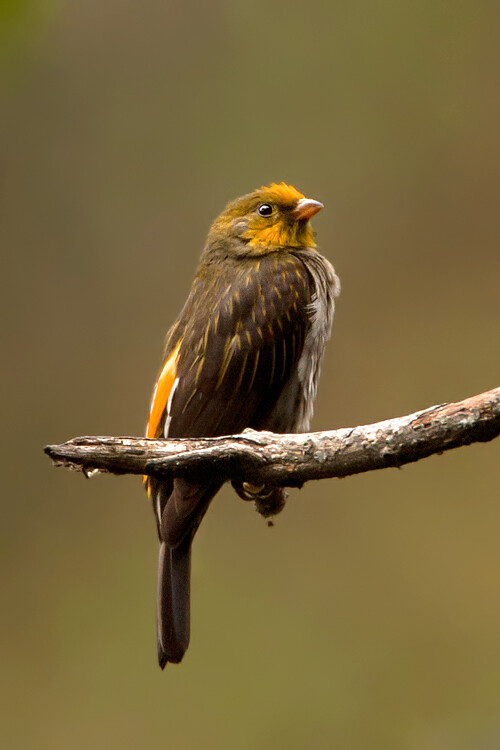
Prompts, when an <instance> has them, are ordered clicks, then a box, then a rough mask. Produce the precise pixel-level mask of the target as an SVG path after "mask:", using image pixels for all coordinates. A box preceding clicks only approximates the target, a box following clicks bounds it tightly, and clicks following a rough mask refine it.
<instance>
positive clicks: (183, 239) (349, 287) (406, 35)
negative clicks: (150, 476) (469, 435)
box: [0, 0, 500, 750]
mask: <svg viewBox="0 0 500 750" xmlns="http://www.w3.org/2000/svg"><path fill="white" fill-rule="evenodd" d="M499 22H500V5H499V4H498V2H489V1H487V0H464V1H463V2H460V1H459V2H457V0H444V1H442V2H436V0H422V1H419V2H415V1H413V2H409V1H406V0H403V1H402V0H372V1H370V0H349V2H347V1H344V2H324V1H323V2H321V1H320V0H310V1H309V2H307V3H304V2H286V3H285V2H262V0H255V2H252V3H247V2H245V3H243V2H240V1H238V2H230V0H226V1H225V2H224V1H223V0H214V1H213V2H211V3H193V2H180V0H175V1H171V2H170V1H169V2H159V1H156V2H155V1H154V0H142V2H140V3H139V2H136V0H106V2H97V0H85V2H76V0H72V1H71V2H63V1H62V0H59V2H55V1H53V2H50V3H44V2H40V1H39V2H35V1H34V0H32V2H24V3H17V2H13V1H12V0H11V2H10V3H5V2H4V3H3V4H2V10H1V13H0V24H1V39H0V47H1V53H0V63H1V66H2V72H1V76H0V85H1V95H0V107H1V112H0V214H1V215H0V242H1V249H2V275H1V278H2V287H3V291H2V295H1V305H2V328H3V329H4V335H3V337H2V340H3V344H2V349H3V351H2V384H1V385H2V401H3V402H4V408H3V414H4V416H3V423H2V427H3V429H2V440H3V443H4V445H3V448H2V456H3V460H4V468H3V472H2V474H3V492H2V523H1V527H0V534H1V556H2V564H1V572H0V575H1V578H2V616H1V629H2V638H1V653H0V664H1V675H2V679H1V685H2V692H3V695H2V696H1V697H0V701H1V705H2V713H3V714H4V715H3V718H2V722H1V725H2V727H1V729H0V743H1V745H2V747H5V748H9V750H10V749H12V748H14V749H16V748H23V749H24V748H47V749H49V748H50V750H58V749H59V748H61V749H62V748H64V749H66V748H72V749H73V748H74V749H77V750H78V749H79V748H90V747H92V748H110V747H112V748H115V747H116V748H123V749H128V748H139V747H140V748H142V747H147V748H149V747H155V748H157V747H166V748H175V749H177V748H179V749H180V750H184V749H187V750H191V749H192V748H209V749H212V748H214V750H215V749H221V748H222V749H225V748H241V749H242V750H246V749H247V748H265V749H267V748H276V749H280V748H291V749H292V750H293V749H295V748H339V749H340V750H371V749H372V748H375V749H377V750H378V749H379V748H380V750H393V749H394V750H477V748H480V749H481V750H497V749H498V747H499V746H500V697H499V696H500V544H499V531H500V502H499V500H500V492H499V457H500V453H499V450H500V447H499V444H498V442H497V443H495V442H493V443H491V444H486V445H476V446H473V447H470V448H463V449H460V450H457V451H454V452H452V453H449V454H446V455H443V456H441V457H433V458H430V459H428V460H426V461H423V462H421V463H418V464H416V465H413V466H408V467H406V468H404V469H403V470H401V471H396V470H386V471H382V472H378V473H373V474H366V475H364V476H359V477H354V478H350V479H345V480H342V481H338V480H330V481H322V482H320V483H311V484H309V485H306V487H305V488H304V489H303V490H302V491H301V492H297V491H294V492H293V493H292V497H291V499H290V501H289V504H288V506H287V509H286V511H285V512H284V513H283V514H282V515H281V516H280V517H279V518H278V519H277V520H276V525H275V527H274V528H273V529H268V528H267V527H266V525H265V523H264V522H263V521H262V519H260V518H259V517H258V516H257V514H256V513H254V512H253V511H252V509H251V507H250V506H249V505H248V504H245V503H242V502H241V501H240V500H238V499H237V498H236V496H235V495H234V494H233V493H232V492H230V491H229V490H228V489H225V490H224V491H223V492H221V493H220V495H219V496H218V497H217V499H216V500H215V501H214V503H213V505H212V507H211V509H210V512H209V513H208V515H207V517H206V519H205V521H204V522H203V525H202V527H201V529H200V532H199V534H198V536H197V539H196V542H195V547H194V563H193V568H194V569H193V611H192V640H191V646H190V648H189V651H188V653H187V655H186V657H185V660H184V662H183V663H182V665H180V666H178V667H175V666H173V667H168V668H167V670H166V671H165V672H164V673H161V672H160V670H159V669H158V667H157V666H156V653H155V633H154V630H155V616H154V607H155V587H156V582H155V578H156V554H157V549H156V546H157V543H156V532H155V528H154V522H153V516H152V512H151V509H150V507H149V505H148V502H147V499H146V496H145V494H144V492H143V490H142V487H141V483H140V480H139V479H137V478H133V477H122V478H117V477H108V476H101V477H97V478H95V479H92V480H91V481H86V480H85V479H84V478H83V477H82V476H81V475H73V474H70V473H68V472H64V471H62V470H60V469H59V470H55V469H53V468H52V467H51V465H50V463H49V461H48V459H47V458H46V457H45V456H44V455H43V453H42V447H43V445H44V444H47V443H55V442H61V441H63V440H65V439H67V438H70V437H73V436H76V435H82V434H90V435H92V434H97V435H99V434H105V435H113V434H114V435H123V434H126V435H137V434H141V433H142V432H143V429H144V425H145V420H146V414H147V410H148V404H149V398H150V394H151V390H152V386H153V382H154V378H155V375H156V372H157V368H158V366H159V364H160V358H161V350H162V341H163V336H164V334H165V332H166V330H167V328H168V326H169V325H170V323H171V322H172V321H173V319H174V317H175V315H176V314H177V312H178V311H179V309H180V307H181V305H182V303H183V300H184V298H185V296H186V294H187V291H188V289H189V285H190V281H191V278H192V275H193V272H194V268H195V265H196V263H197V258H198V255H199V252H200V250H201V247H202V244H203V241H204V237H205V234H206V231H207V228H208V226H209V224H210V222H211V221H212V219H213V218H214V216H215V215H217V213H218V212H219V211H220V210H221V209H222V208H223V206H224V205H225V203H226V202H227V201H228V200H230V199H232V198H235V197H236V196H238V195H240V194H242V193H245V192H248V191H250V190H252V189H254V188H256V187H258V186H259V185H262V184H265V183H267V182H270V181H272V180H277V181H280V180H286V181H289V182H291V183H293V184H295V185H296V186H297V187H298V188H299V189H300V190H301V191H302V192H304V193H305V194H306V195H307V196H309V197H312V198H316V199H319V200H321V201H323V202H324V203H325V206H326V208H325V210H324V211H323V212H322V213H321V214H320V215H319V216H318V217H317V218H316V219H315V220H314V223H315V228H316V230H317V233H318V243H319V246H320V248H321V249H322V251H323V252H324V253H325V254H326V255H327V256H328V257H329V258H330V259H331V260H332V262H333V263H334V264H335V267H336V269H337V271H338V273H339V275H340V277H341V280H342V285H343V292H342V295H341V297H340V298H339V301H338V308H337V316H336V319H335V324H334V335H333V339H332V341H331V343H330V345H329V347H328V351H327V355H326V359H325V362H324V367H323V374H322V380H321V384H320V391H319V396H318V399H317V404H316V416H315V419H314V423H313V427H314V428H315V429H326V428H332V427H340V426H349V425H355V424H360V423H367V422H371V421H375V420H379V419H385V418H388V417H391V416H399V415H401V414H405V413H409V412H412V411H415V410H417V409H420V408H423V407H425V406H428V405H431V404H435V403H440V402H443V401H452V400H458V399H461V398H465V397H467V396H469V395H472V394H474V393H477V392H480V391H483V390H487V389H489V388H493V387H495V386H498V385H499V373H500V347H499V341H500V310H499V281H500V253H499V240H498V237H499V229H500V227H499V224H500V220H499V215H500V212H499V196H500V177H499V174H500V139H499V131H500V94H499V90H500V86H499V84H500V47H499V44H498V39H499V28H500V27H499Z"/></svg>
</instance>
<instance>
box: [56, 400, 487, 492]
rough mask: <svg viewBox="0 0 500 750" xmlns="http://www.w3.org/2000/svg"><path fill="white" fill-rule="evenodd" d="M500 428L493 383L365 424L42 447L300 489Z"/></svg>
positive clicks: (144, 469)
mask: <svg viewBox="0 0 500 750" xmlns="http://www.w3.org/2000/svg"><path fill="white" fill-rule="evenodd" d="M499 434H500V388H495V389H494V390H492V391H487V392H486V393H481V394H478V395H476V396H472V397H471V398H468V399H465V400H464V401H459V402H457V403H453V404H439V405H437V406H431V407H429V408H428V409H424V410H423V411H419V412H416V413H414V414H409V415H407V416H405V417H397V418H395V419H387V420H385V421H383V422H377V423H375V424H370V425H362V426H359V427H350V428H342V429H338V430H328V431H325V432H310V433H303V434H298V435H294V434H293V435H278V434H275V433H272V432H256V431H254V430H245V431H244V432H243V433H242V434H241V435H230V436H225V437H216V438H198V439H183V440H150V439H146V438H137V437H78V438H74V439H73V440H69V441H68V442H66V443H62V444H61V445H48V446H47V447H46V448H45V452H46V453H47V454H48V455H49V456H50V458H51V459H52V461H53V462H54V464H55V465H56V466H65V467H66V468H69V469H76V470H79V471H83V472H84V473H85V475H86V476H89V475H90V474H91V473H92V472H93V471H95V470H98V471H105V472H111V473H113V474H149V475H154V476H189V477H192V478H194V477H196V476H199V475H203V474H204V473H206V472H207V471H209V472H211V474H212V476H214V475H215V476H217V477H218V478H220V479H221V481H226V480H229V479H239V480H245V481H247V482H251V483H252V484H257V485H258V484H274V485H281V486H284V487H301V486H302V485H303V484H304V482H307V481H309V480H311V479H326V478H329V477H345V476H349V475H351V474H360V473H362V472H365V471H373V470H374V469H384V468H387V467H390V466H392V467H400V466H403V465H404V464H408V463H412V462H414V461H419V460H420V459H422V458H426V457H427V456H431V455H433V454H436V453H438V454H439V453H443V452H444V451H446V450H450V449H451V448H458V447H459V446H462V445H469V444H470V443H475V442H486V441H489V440H493V438H495V437H497V436H498V435H499Z"/></svg>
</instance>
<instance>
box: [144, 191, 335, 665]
mask: <svg viewBox="0 0 500 750" xmlns="http://www.w3.org/2000/svg"><path fill="white" fill-rule="evenodd" d="M323 207H324V206H323V204H322V203H320V202H319V201H317V200H313V199H310V198H306V197H305V196H304V195H303V194H302V193H300V192H299V191H298V190H297V189H296V188H295V187H294V186H292V185H290V184H287V183H285V182H281V183H271V184H270V185H267V186H264V187H261V188H259V189H257V190H255V191H253V192H251V193H248V194H246V195H244V196H242V197H240V198H238V199H236V200H234V201H232V202H230V203H228V204H227V206H226V207H225V209H224V211H223V212H222V213H221V214H220V215H219V216H218V218H216V219H215V221H214V223H213V224H212V226H211V229H210V231H209V233H208V236H207V240H206V243H205V246H204V249H203V251H202V253H201V257H200V262H199V265H198V268H197V271H196V274H195V277H194V281H193V284H192V287H191V290H190V292H189V295H188V297H187V300H186V302H185V304H184V307H183V308H182V310H181V312H180V314H179V316H178V317H177V319H176V321H175V322H174V324H173V325H172V327H171V328H170V330H169V331H168V333H167V337H166V343H165V351H164V357H163V364H162V366H161V369H160V372H159V375H158V377H157V380H156V384H155V387H154V391H153V396H152V400H151V407H150V412H149V418H148V423H147V428H146V437H148V438H156V439H158V438H195V437H213V436H220V435H231V434H236V433H239V432H242V431H243V430H244V429H246V428H252V429H254V430H269V431H272V432H277V433H287V432H306V431H307V430H308V428H309V424H310V420H311V417H312V412H313V402H314V398H315V395H316V389H317V384H318V378H319V372H320V363H321V359H322V356H323V353H324V349H325V344H326V342H327V340H328V338H329V337H330V332H331V326H332V321H333V314H334V307H335V298H336V297H337V295H338V293H339V291H340V282H339V279H338V277H337V275H336V273H335V270H334V268H333V266H332V265H331V263H330V262H329V261H328V260H327V259H326V258H324V257H323V256H322V255H321V254H320V253H319V252H318V250H317V248H316V243H315V235H314V232H313V229H312V226H311V223H310V220H311V219H312V217H313V216H315V215H316V214H317V213H318V211H320V210H321V209H322V208H323ZM144 482H145V485H146V489H147V493H148V495H149V497H150V499H151V501H152V505H153V510H154V513H155V517H156V525H157V531H158V537H159V543H160V547H159V559H158V589H157V647H158V662H159V665H160V667H161V668H162V669H164V667H165V666H166V664H167V663H169V662H170V663H174V664H176V663H179V662H180V661H181V660H182V658H183V656H184V654H185V651H186V649H187V647H188V644H189V636H190V577H191V574H190V568H191V545H192V541H193V537H194V535H195V533H196V531H197V529H198V526H199V524H200V522H201V520H202V518H203V516H204V515H205V513H206V511H207V508H208V506H209V504H210V501H211V500H212V499H213V497H214V495H216V493H217V492H218V491H219V489H220V488H221V486H222V484H223V483H224V482H223V480H222V479H221V478H220V477H218V476H217V473H216V471H213V472H210V473H207V474H206V475H203V476H201V477H196V479H190V478H185V477H180V476H179V477H175V478H167V479H165V478H164V477H163V478H160V477H155V476H153V475H150V476H145V477H144ZM232 484H233V487H234V489H235V490H236V492H237V494H238V495H239V496H241V497H242V498H243V499H245V500H253V501H255V503H256V505H257V509H258V510H260V511H261V513H262V514H263V515H265V516H269V515H275V514H277V513H278V512H279V511H280V510H281V509H282V508H283V506H284V504H285V500H286V491H285V489H284V488H282V487H269V486H266V485H260V486H258V485H255V484H252V483H251V482H245V481H239V480H238V481H236V480H235V481H233V483H232Z"/></svg>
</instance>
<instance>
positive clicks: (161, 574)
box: [157, 534, 193, 669]
mask: <svg viewBox="0 0 500 750" xmlns="http://www.w3.org/2000/svg"><path fill="white" fill-rule="evenodd" d="M192 540H193V537H192V534H187V535H186V537H185V538H184V539H183V540H182V542H181V543H180V544H179V545H177V546H176V547H169V546H168V545H167V544H166V542H161V544H160V555H159V559H158V605H157V639H158V662H159V664H160V667H161V668H162V669H164V667H165V666H166V664H167V662H173V663H174V664H178V663H179V662H180V661H181V659H182V657H183V656H184V653H185V651H186V649H187V647H188V644H189V609H190V604H189V600H190V596H189V590H190V579H191V543H192Z"/></svg>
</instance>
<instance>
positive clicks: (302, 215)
mask: <svg viewBox="0 0 500 750" xmlns="http://www.w3.org/2000/svg"><path fill="white" fill-rule="evenodd" d="M322 208H324V205H323V204H322V203H320V202H319V201H313V200H312V199H311V198H301V199H300V200H299V201H297V205H296V206H295V208H294V209H293V215H294V217H295V219H296V220H297V221H303V220H306V221H307V220H308V219H312V217H313V216H315V215H316V214H317V213H318V211H321V209H322Z"/></svg>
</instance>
